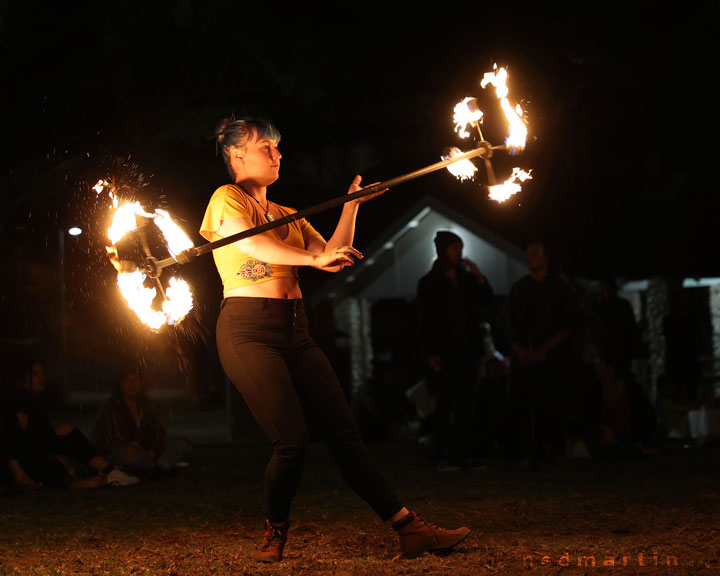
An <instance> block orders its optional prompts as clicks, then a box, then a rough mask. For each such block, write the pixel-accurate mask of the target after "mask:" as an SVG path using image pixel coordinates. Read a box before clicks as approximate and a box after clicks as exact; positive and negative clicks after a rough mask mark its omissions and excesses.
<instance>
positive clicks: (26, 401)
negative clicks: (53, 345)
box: [2, 362, 139, 492]
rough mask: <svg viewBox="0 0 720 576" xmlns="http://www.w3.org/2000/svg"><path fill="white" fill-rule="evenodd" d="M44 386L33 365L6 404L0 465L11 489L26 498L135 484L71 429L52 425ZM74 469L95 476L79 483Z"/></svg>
mask: <svg viewBox="0 0 720 576" xmlns="http://www.w3.org/2000/svg"><path fill="white" fill-rule="evenodd" d="M46 382H47V376H46V374H45V367H44V365H43V364H42V363H41V362H34V363H33V364H32V366H31V367H30V369H29V370H28V371H27V372H26V374H25V377H24V378H23V380H22V381H21V382H20V383H19V384H18V385H17V386H15V387H14V388H13V390H11V392H10V394H9V396H8V398H7V403H6V405H5V410H4V417H3V447H2V458H3V462H2V464H3V467H4V468H5V471H9V474H10V477H11V479H12V482H13V484H14V486H15V488H17V489H18V490H20V491H23V492H28V491H31V490H37V489H39V488H41V487H42V486H44V485H50V486H60V487H66V488H72V489H86V488H99V487H101V486H105V485H106V484H112V485H116V486H129V485H133V484H137V483H138V482H139V479H138V478H137V477H135V476H129V475H128V474H125V473H124V472H123V471H122V470H119V469H117V468H116V467H115V466H113V465H111V464H110V463H109V462H108V461H107V460H106V459H105V458H104V457H103V456H102V455H101V454H100V453H99V452H98V450H97V449H96V448H95V446H93V444H92V443H91V442H90V441H89V440H88V439H87V438H86V437H85V435H84V434H83V433H82V432H81V431H80V430H78V429H77V428H76V427H75V426H74V425H73V424H71V423H69V422H60V423H58V424H55V425H53V424H52V422H51V418H50V409H49V402H48V393H47V389H46ZM74 463H77V464H80V465H83V466H87V467H88V468H89V469H90V470H92V471H94V472H95V474H94V475H91V476H89V477H78V474H77V473H76V470H75V468H74V466H73V464H74Z"/></svg>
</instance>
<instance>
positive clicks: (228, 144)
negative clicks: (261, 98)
mask: <svg viewBox="0 0 720 576" xmlns="http://www.w3.org/2000/svg"><path fill="white" fill-rule="evenodd" d="M253 135H255V137H256V138H259V139H262V138H267V139H268V140H275V141H276V142H280V132H279V131H278V129H277V128H276V127H275V126H274V125H273V124H272V123H271V122H268V121H267V120H264V119H262V118H238V119H235V118H223V119H222V120H220V122H218V125H217V127H216V128H215V142H216V146H217V149H218V150H221V151H222V155H223V160H224V161H225V166H226V167H227V169H228V172H229V174H230V176H231V177H232V178H234V177H235V174H234V172H233V169H232V165H231V164H230V149H231V148H233V147H234V146H239V147H240V148H242V147H243V146H245V145H246V144H247V143H248V142H249V141H250V140H251V139H252V137H253Z"/></svg>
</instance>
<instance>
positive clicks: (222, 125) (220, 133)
mask: <svg viewBox="0 0 720 576" xmlns="http://www.w3.org/2000/svg"><path fill="white" fill-rule="evenodd" d="M233 122H235V119H234V118H223V119H222V120H220V122H218V125H217V126H216V127H215V137H216V138H217V139H218V142H222V141H223V138H224V137H225V130H227V128H228V126H230V124H232V123H233Z"/></svg>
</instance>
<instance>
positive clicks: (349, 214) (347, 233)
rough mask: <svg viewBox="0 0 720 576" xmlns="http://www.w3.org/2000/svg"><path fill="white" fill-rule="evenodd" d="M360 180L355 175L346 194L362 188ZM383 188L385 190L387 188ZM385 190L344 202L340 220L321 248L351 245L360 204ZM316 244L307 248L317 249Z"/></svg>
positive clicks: (329, 248) (332, 248)
mask: <svg viewBox="0 0 720 576" xmlns="http://www.w3.org/2000/svg"><path fill="white" fill-rule="evenodd" d="M361 182H362V177H361V176H359V175H358V176H355V178H354V179H353V181H352V184H350V188H349V189H348V194H352V193H353V192H357V191H358V190H360V189H362V186H361V185H360V183H361ZM385 190H387V188H386V189H385ZM385 190H379V191H377V192H373V193H372V194H368V195H367V196H362V197H361V198H357V199H356V200H351V201H350V202H346V203H345V204H344V205H343V209H342V213H341V214H340V220H339V221H338V224H337V226H336V227H335V232H333V235H332V236H331V237H330V240H328V241H327V244H326V245H324V246H323V250H334V249H336V248H339V247H340V246H352V243H353V239H354V238H355V221H356V219H357V213H358V208H359V207H360V204H362V203H364V202H367V201H368V200H371V199H372V198H375V197H376V196H380V194H382V193H383V192H385ZM317 246H318V243H315V245H314V246H312V247H308V249H309V250H310V251H311V252H312V251H313V248H315V249H317Z"/></svg>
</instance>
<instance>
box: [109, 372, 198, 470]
mask: <svg viewBox="0 0 720 576" xmlns="http://www.w3.org/2000/svg"><path fill="white" fill-rule="evenodd" d="M95 443H96V444H97V446H98V448H99V449H100V450H102V452H103V453H104V454H105V455H106V456H107V458H108V460H110V461H111V462H112V463H114V464H116V465H118V466H122V467H124V468H127V469H128V470H133V471H136V472H150V471H153V470H158V471H160V472H169V471H172V470H174V469H175V468H176V467H177V465H178V464H179V462H182V460H183V458H184V457H185V456H186V455H187V454H188V453H189V452H190V450H191V446H190V443H189V442H187V441H186V440H183V439H181V438H173V439H168V438H167V434H166V432H165V427H164V426H163V424H162V422H161V421H160V418H159V417H158V414H157V412H156V411H155V407H154V405H153V403H152V402H151V401H150V398H148V396H147V394H146V392H145V380H144V379H143V377H142V375H141V374H140V372H139V371H138V370H137V369H134V368H133V369H129V370H126V371H125V372H124V373H123V375H122V377H121V378H120V384H119V386H118V390H117V391H116V392H115V394H113V396H112V397H111V398H110V399H109V400H108V401H107V402H106V403H105V405H104V406H103V407H102V410H101V412H100V418H99V419H98V421H97V422H96V424H95Z"/></svg>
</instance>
